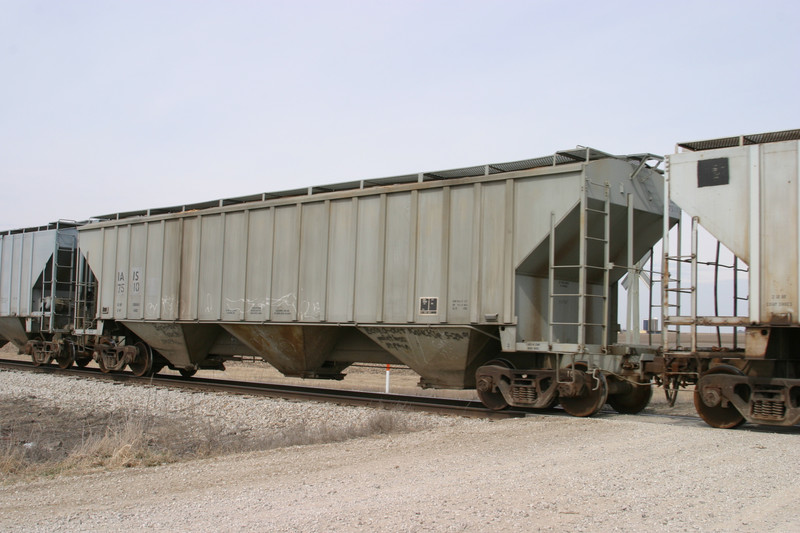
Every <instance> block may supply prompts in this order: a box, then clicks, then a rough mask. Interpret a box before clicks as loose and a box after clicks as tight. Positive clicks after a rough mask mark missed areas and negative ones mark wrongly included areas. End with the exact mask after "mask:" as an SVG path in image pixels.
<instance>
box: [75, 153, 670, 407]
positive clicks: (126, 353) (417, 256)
mask: <svg viewBox="0 0 800 533" xmlns="http://www.w3.org/2000/svg"><path fill="white" fill-rule="evenodd" d="M658 160H659V158H656V157H654V156H651V155H649V154H644V155H636V156H626V157H614V156H610V155H609V154H605V153H603V152H599V151H597V150H593V149H588V148H580V149H575V150H568V151H563V152H558V153H557V154H555V155H552V156H547V157H542V158H538V159H531V160H526V161H519V162H513V163H504V164H495V165H485V166H480V167H473V168H466V169H458V170H451V171H445V172H432V173H423V174H419V175H412V176H402V177H398V178H390V179H382V180H375V181H364V182H354V183H349V184H339V185H332V186H327V187H315V188H311V189H308V190H302V191H290V192H288V193H279V194H276V195H261V196H259V197H251V198H241V199H231V200H221V201H219V202H216V203H214V204H213V205H202V206H185V207H184V206H181V207H179V208H175V209H165V210H161V211H160V212H157V211H150V212H144V213H128V214H117V215H110V216H105V217H101V220H99V221H97V222H94V223H91V224H86V225H83V226H81V227H80V249H81V252H82V254H83V256H84V257H85V258H86V261H87V263H88V265H89V266H90V267H91V270H92V272H93V273H94V275H95V276H96V277H97V280H98V291H97V296H98V301H97V310H98V315H97V318H98V319H99V325H100V327H101V328H103V331H104V334H105V339H106V340H105V341H104V342H100V343H98V351H99V353H100V354H101V360H102V361H103V362H104V366H105V367H106V368H111V369H117V368H121V367H123V366H124V365H125V364H127V363H129V362H130V361H132V360H134V359H136V358H137V357H144V359H145V362H144V367H142V368H147V369H150V368H152V367H153V366H154V365H155V366H156V367H158V366H160V365H163V364H169V365H170V366H172V367H175V368H179V369H183V370H184V371H185V372H192V371H193V370H194V369H196V368H220V367H221V366H222V363H223V361H224V360H225V359H226V358H227V357H230V356H232V355H234V354H237V355H242V354H244V355H254V356H258V357H261V358H263V359H264V360H265V361H267V362H269V363H270V364H271V365H273V366H274V367H276V368H277V369H278V370H280V371H281V372H283V373H284V374H286V375H291V376H302V377H314V378H341V377H342V370H344V369H345V368H346V367H347V366H348V365H350V364H352V363H354V362H380V363H395V364H397V363H402V364H405V365H407V366H409V367H410V368H412V369H413V370H415V371H416V372H417V373H419V375H420V376H421V382H420V383H421V385H422V386H423V387H437V388H472V387H477V388H478V390H479V394H480V395H481V397H482V399H483V400H484V401H485V402H486V403H487V404H488V405H491V406H493V407H496V408H502V407H504V406H505V405H507V404H513V405H520V406H523V405H524V406H533V407H544V406H548V405H551V404H552V403H553V402H554V401H556V399H557V398H560V401H561V403H562V404H563V405H564V407H565V408H566V409H567V410H568V411H570V412H572V413H573V414H577V415H590V414H592V413H594V412H595V411H596V410H597V409H599V408H600V406H602V405H603V404H604V403H605V402H606V400H607V397H608V395H609V394H611V398H612V400H611V401H612V405H613V403H614V401H615V400H618V402H617V403H618V405H619V406H620V408H621V409H622V410H628V411H635V410H638V409H640V408H642V407H643V406H644V404H646V401H647V399H649V390H650V388H649V385H647V386H642V387H639V386H637V385H635V384H638V383H648V379H647V378H646V376H644V375H643V374H642V372H641V368H642V367H641V365H640V364H639V359H640V358H641V357H652V354H651V353H644V354H643V353H642V352H641V351H637V350H631V349H624V348H620V347H615V346H614V344H615V342H614V341H615V336H616V330H615V325H616V316H617V302H616V289H615V287H616V283H617V282H618V280H619V279H620V278H621V277H622V276H623V275H624V274H625V273H626V272H627V270H628V267H629V265H632V264H634V263H635V262H636V261H637V260H638V259H639V258H640V257H641V256H642V255H643V254H644V253H645V252H646V251H647V250H649V249H650V248H651V247H652V245H653V244H654V243H655V242H656V241H657V240H659V239H660V237H661V225H660V220H661V216H662V214H663V197H662V195H663V184H662V183H663V182H662V175H661V173H660V172H658V171H657V170H655V169H654V168H652V166H653V163H654V162H655V163H657V162H658ZM676 216H677V215H676ZM120 336H123V337H124V336H127V337H133V338H135V339H136V342H135V343H134V346H138V347H139V348H138V349H133V348H132V347H131V343H130V341H129V340H127V341H123V340H121V339H119V337H120ZM137 343H138V344H137ZM140 352H142V353H143V354H144V355H139V354H140ZM476 376H477V377H476ZM632 383H633V385H632Z"/></svg>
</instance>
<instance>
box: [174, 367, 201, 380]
mask: <svg viewBox="0 0 800 533" xmlns="http://www.w3.org/2000/svg"><path fill="white" fill-rule="evenodd" d="M178 372H180V373H181V376H183V377H185V378H190V377H192V376H194V375H195V374H196V373H197V367H196V366H190V367H187V368H179V369H178Z"/></svg>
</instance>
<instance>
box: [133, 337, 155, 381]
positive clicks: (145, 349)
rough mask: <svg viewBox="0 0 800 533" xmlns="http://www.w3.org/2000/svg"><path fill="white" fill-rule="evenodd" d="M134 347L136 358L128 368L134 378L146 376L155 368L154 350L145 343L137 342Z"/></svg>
mask: <svg viewBox="0 0 800 533" xmlns="http://www.w3.org/2000/svg"><path fill="white" fill-rule="evenodd" d="M134 346H135V347H136V357H135V358H134V359H133V361H131V362H130V363H128V367H129V368H130V369H131V372H133V375H134V376H137V377H141V376H145V375H147V374H148V373H149V372H150V370H151V369H152V368H153V350H152V349H151V348H150V346H149V345H148V344H147V343H145V342H143V341H138V342H136V343H135V344H134Z"/></svg>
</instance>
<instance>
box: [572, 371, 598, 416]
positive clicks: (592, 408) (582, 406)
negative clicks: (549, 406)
mask: <svg viewBox="0 0 800 533" xmlns="http://www.w3.org/2000/svg"><path fill="white" fill-rule="evenodd" d="M580 379H584V380H585V383H586V385H585V387H584V392H585V393H584V394H583V396H576V397H573V398H569V397H562V398H561V407H563V408H564V410H565V411H566V412H568V413H569V414H571V415H572V416H592V415H593V414H595V413H596V412H597V411H599V410H600V408H601V407H603V405H605V403H606V401H607V400H608V383H607V382H606V377H605V375H603V373H602V372H600V371H598V372H597V374H596V376H592V375H591V374H589V373H583V372H581V374H580Z"/></svg>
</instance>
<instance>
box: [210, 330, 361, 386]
mask: <svg viewBox="0 0 800 533" xmlns="http://www.w3.org/2000/svg"><path fill="white" fill-rule="evenodd" d="M222 327H224V328H225V330H226V331H228V332H229V333H230V334H231V335H233V336H234V337H236V338H237V339H239V340H240V341H241V342H243V343H244V344H246V345H247V346H249V347H250V348H251V349H252V350H254V351H255V352H256V353H257V354H258V355H260V356H261V357H262V358H263V359H264V360H265V361H266V362H268V363H269V364H271V365H272V366H274V367H275V368H277V369H278V370H279V371H280V372H281V373H283V374H284V375H286V376H297V377H316V378H320V377H332V378H340V377H342V375H341V374H340V370H341V369H342V368H345V367H346V366H347V364H346V363H342V364H341V365H333V366H331V365H330V364H326V360H327V359H328V356H329V354H330V353H331V351H332V350H333V347H334V345H335V344H336V342H337V341H338V340H339V336H340V335H341V328H339V327H336V326H300V325H282V324H276V325H249V324H223V326H222Z"/></svg>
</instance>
